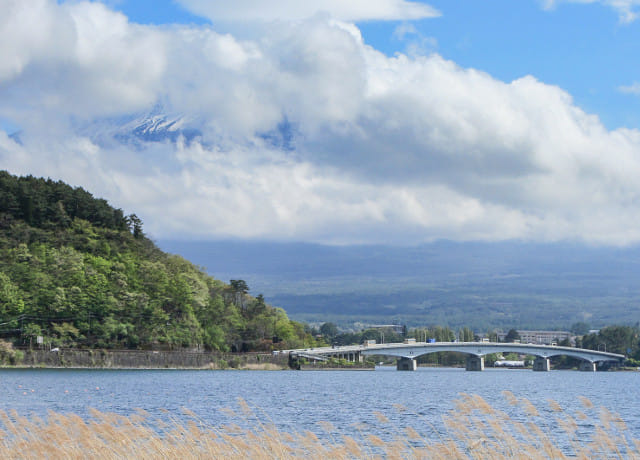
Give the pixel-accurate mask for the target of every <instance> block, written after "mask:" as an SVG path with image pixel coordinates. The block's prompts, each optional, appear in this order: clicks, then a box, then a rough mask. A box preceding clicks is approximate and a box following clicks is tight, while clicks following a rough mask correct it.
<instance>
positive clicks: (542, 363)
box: [533, 356, 551, 372]
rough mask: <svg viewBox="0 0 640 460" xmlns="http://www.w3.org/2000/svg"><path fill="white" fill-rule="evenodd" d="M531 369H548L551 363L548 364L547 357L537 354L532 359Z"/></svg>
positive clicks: (542, 370)
mask: <svg viewBox="0 0 640 460" xmlns="http://www.w3.org/2000/svg"><path fill="white" fill-rule="evenodd" d="M533 370H534V371H539V372H548V371H550V370H551V365H550V364H549V358H541V357H539V356H538V357H537V358H536V359H535V361H533Z"/></svg>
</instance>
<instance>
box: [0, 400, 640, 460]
mask: <svg viewBox="0 0 640 460" xmlns="http://www.w3.org/2000/svg"><path fill="white" fill-rule="evenodd" d="M504 397H505V401H506V402H507V403H509V404H511V405H514V406H518V407H519V408H520V410H521V412H522V413H521V414H519V415H518V417H520V416H523V417H524V420H526V421H525V422H522V421H520V420H514V419H512V417H510V416H509V415H508V414H507V413H505V412H503V411H500V410H496V409H495V408H494V407H492V406H491V405H490V404H488V403H487V402H486V401H485V400H484V399H482V398H481V397H479V396H477V395H467V394H462V395H461V396H460V399H459V400H457V401H455V409H453V410H451V411H450V412H449V413H448V414H447V415H446V416H445V417H444V418H443V422H444V423H443V425H444V426H443V427H442V429H440V430H437V429H436V428H435V426H433V424H432V423H433V420H425V419H424V417H423V418H422V419H421V418H420V417H419V416H417V414H413V413H411V411H409V410H408V409H407V408H405V407H397V408H396V409H397V411H398V413H400V414H402V415H403V416H407V417H411V418H412V419H415V420H418V421H419V424H420V426H416V424H415V423H414V424H413V425H414V426H413V427H405V428H402V429H399V430H398V432H397V433H396V434H395V435H390V436H383V435H382V434H381V433H367V432H364V431H360V432H359V436H356V438H354V437H352V436H347V435H342V434H340V433H339V430H338V429H337V428H336V427H335V426H333V425H332V424H330V423H327V422H320V423H319V426H320V427H321V428H323V430H324V431H325V433H324V434H319V435H318V434H315V433H312V432H309V431H307V432H304V433H284V432H282V431H280V430H278V429H276V427H275V424H273V423H272V422H271V421H269V420H268V417H265V416H264V415H263V414H262V413H260V414H256V411H255V409H254V408H252V407H250V406H249V405H248V404H247V403H246V402H244V401H240V402H239V411H227V413H231V414H233V415H234V416H235V417H236V421H237V422H238V423H239V424H240V425H239V424H229V425H226V426H222V427H219V428H216V427H211V426H208V425H207V424H206V423H205V422H204V421H203V420H201V419H200V418H199V417H198V415H197V414H196V413H194V412H193V411H190V410H187V409H184V410H183V414H182V415H180V416H179V415H177V414H176V415H173V414H167V415H168V420H169V421H168V422H167V421H166V420H165V421H161V420H156V419H153V418H152V417H151V416H150V414H149V413H147V412H146V411H143V410H141V409H138V410H136V411H135V412H134V413H132V414H131V415H129V416H128V417H125V416H122V415H117V414H111V413H103V412H99V411H96V410H90V412H89V414H90V416H89V418H88V419H87V420H84V419H82V418H81V417H79V416H77V415H74V414H70V415H65V414H60V413H54V412H50V413H49V414H48V416H47V417H46V420H45V419H42V418H39V417H36V416H33V417H31V418H26V417H23V416H20V415H19V414H17V413H16V412H15V411H10V412H9V413H7V412H3V411H0V458H6V459H36V458H37V459H41V458H45V459H54V460H55V459H85V458H91V459H123V458H136V459H156V458H180V459H205V458H206V459H225V460H232V459H245V458H251V459H272V458H277V459H300V458H329V459H378V458H380V459H382V458H384V459H443V460H444V459H447V460H448V459H486V458H491V459H512V458H513V459H564V458H568V457H573V458H578V459H592V458H625V459H627V458H630V459H640V450H639V449H640V441H639V440H637V439H635V438H634V437H633V436H632V435H631V434H630V432H629V428H628V427H627V426H626V425H625V424H624V422H623V421H622V420H621V419H620V417H619V416H618V415H617V414H614V413H611V412H609V411H607V410H606V409H604V408H601V409H599V410H596V409H594V408H593V404H591V402H590V401H588V400H585V399H581V401H582V403H583V404H582V406H583V408H584V411H586V412H587V413H589V412H590V413H591V415H588V414H587V413H585V412H584V411H576V412H575V413H574V414H573V415H572V414H569V413H567V412H566V411H565V410H564V409H563V408H562V407H561V406H560V405H559V404H558V403H556V402H555V401H549V406H550V409H551V413H552V414H553V415H552V416H549V415H546V416H545V418H544V419H543V417H541V416H540V415H539V413H538V411H537V410H535V407H534V406H533V404H532V403H531V402H529V401H527V400H526V399H518V398H516V397H515V396H514V395H513V394H511V393H508V392H506V393H505V394H504ZM374 415H375V417H376V418H377V420H378V421H379V422H380V423H383V424H385V425H390V422H389V418H388V417H387V416H386V415H385V414H382V413H380V412H375V413H374ZM549 417H551V418H552V419H551V420H550V419H549ZM587 422H588V423H589V424H594V425H595V428H594V429H593V430H592V431H593V434H592V435H591V436H590V437H588V438H586V439H585V437H584V436H585V435H584V426H587V425H586V424H587ZM581 423H582V425H581ZM241 425H242V426H241ZM247 426H248V427H249V428H247ZM425 428H426V430H425ZM581 431H582V434H579V433H580V432H581ZM425 433H426V434H425ZM383 438H387V439H383Z"/></svg>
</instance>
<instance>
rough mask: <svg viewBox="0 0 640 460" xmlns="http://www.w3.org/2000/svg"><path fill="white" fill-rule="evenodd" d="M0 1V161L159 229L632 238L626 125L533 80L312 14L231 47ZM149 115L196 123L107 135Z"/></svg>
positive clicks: (319, 236) (112, 17)
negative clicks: (393, 42)
mask: <svg viewBox="0 0 640 460" xmlns="http://www.w3.org/2000/svg"><path fill="white" fill-rule="evenodd" d="M8 5H10V7H11V8H9V9H8V11H10V13H11V14H10V16H11V17H10V18H9V20H8V21H7V22H6V24H11V25H10V26H8V25H6V26H5V25H3V26H2V30H0V36H1V38H2V40H3V43H12V44H15V45H11V46H8V47H2V48H0V58H2V59H0V66H2V67H0V117H3V118H6V119H8V120H11V121H13V122H15V123H16V124H18V125H19V126H21V127H22V132H21V133H20V135H19V138H16V137H15V136H14V137H9V136H7V135H6V134H5V133H3V132H1V131H0V164H2V166H3V168H7V169H8V170H9V171H11V172H13V173H16V174H34V175H43V176H50V177H53V178H56V179H62V180H65V181H68V182H69V183H71V184H73V185H80V186H83V187H86V188H87V189H89V190H91V191H92V192H93V193H94V194H96V195H98V196H102V197H105V198H107V199H108V200H109V201H111V202H112V203H113V204H115V205H116V206H119V207H122V208H123V209H125V211H127V212H136V213H137V214H138V215H140V216H141V217H142V218H143V219H144V221H145V223H146V230H147V232H148V233H149V234H151V235H152V236H154V237H156V238H164V237H189V236H191V237H195V236H197V237H200V238H220V237H244V238H269V239H278V240H287V239H294V240H306V241H314V242H325V243H365V242H366V243H403V244H406V243H407V242H409V241H413V242H420V241H425V240H430V239H435V238H451V239H458V240H470V239H483V240H500V239H508V238H524V239H531V240H559V239H577V240H586V241H591V242H598V243H607V244H627V243H636V242H638V241H640V229H639V228H637V225H636V223H637V221H638V219H640V206H638V204H639V202H640V185H638V181H637V177H638V176H639V175H640V131H638V130H629V129H618V130H613V131H610V130H607V129H606V128H605V127H604V126H603V125H602V123H601V122H600V121H599V120H598V118H597V117H595V116H593V115H590V114H588V113H585V112H584V111H583V110H581V109H580V108H579V107H577V106H576V105H575V103H574V102H573V100H572V98H571V96H570V95H569V94H568V93H567V92H565V91H563V90H562V89H560V88H558V87H555V86H550V85H547V84H544V83H543V82H541V81H539V80H537V79H535V78H533V77H531V76H527V77H523V78H520V79H517V80H515V81H512V82H503V81H500V80H497V79H495V78H493V77H492V76H491V75H488V74H486V73H483V72H480V71H478V70H474V69H467V68H463V67H460V66H458V65H456V64H455V63H453V62H451V61H448V60H446V59H444V58H443V57H441V56H439V55H437V54H429V55H410V56H408V55H397V56H394V57H388V56H385V55H384V54H382V53H379V52H377V51H376V50H375V49H373V48H371V47H369V46H368V45H366V44H365V43H364V42H363V40H362V38H361V37H360V35H359V32H358V30H357V28H356V27H355V26H354V25H353V24H350V23H346V22H344V21H339V20H337V19H335V18H332V17H330V16H323V15H319V16H318V15H316V16H313V17H310V18H308V19H304V20H301V21H294V22H286V23H279V24H277V25H271V26H267V27H265V28H264V29H263V30H262V32H261V35H260V36H259V37H257V38H255V39H252V40H240V39H238V38H237V37H236V36H233V35H230V34H221V33H218V32H216V31H215V30H214V29H212V28H210V27H195V26H175V27H151V26H145V27H142V26H139V25H136V24H131V23H129V22H128V21H127V19H126V18H125V17H124V16H122V15H120V14H117V13H114V12H113V11H111V10H109V9H108V8H106V7H105V6H104V5H100V4H97V3H85V2H77V3H72V4H62V5H58V4H57V3H56V2H54V1H53V0H51V1H46V0H34V2H32V3H31V5H30V6H31V8H30V9H29V10H28V11H27V10H26V9H24V8H23V7H22V6H21V5H22V2H20V1H14V2H10V3H9V4H8ZM3 24H4V23H3ZM34 24H38V30H39V35H38V37H34V38H28V37H27V35H28V34H26V33H25V30H27V29H29V28H32V27H34ZM62 31H65V32H64V33H62ZM154 107H156V109H154ZM158 107H159V108H160V109H158ZM153 110H162V111H165V112H166V113H171V114H173V115H172V116H175V117H177V119H179V120H180V122H179V123H176V124H175V126H180V127H181V128H180V129H182V128H185V129H186V128H189V129H191V130H192V131H193V132H195V133H196V134H192V135H187V134H184V135H182V134H180V133H182V132H183V131H177V133H178V135H177V136H174V137H170V138H163V139H152V140H144V139H142V140H139V141H138V142H136V143H130V142H125V141H123V140H122V139H123V137H122V134H123V133H122V132H121V131H118V129H121V128H122V126H125V127H126V126H135V123H136V120H137V117H140V116H143V115H144V114H145V113H149V112H151V111H153ZM122 120H126V123H124V122H123V121H122ZM107 121H108V123H107ZM127 123H128V124H127ZM132 123H133V125H131V124H132ZM169 125H171V126H174V125H173V124H172V123H169ZM105 126H108V128H107V127H105ZM184 132H185V133H186V132H187V131H184ZM129 134H131V133H129ZM125 137H126V136H125ZM106 138H109V139H111V142H105V139H106Z"/></svg>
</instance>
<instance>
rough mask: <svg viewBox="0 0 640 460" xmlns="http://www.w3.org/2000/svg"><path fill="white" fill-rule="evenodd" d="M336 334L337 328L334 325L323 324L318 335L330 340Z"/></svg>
mask: <svg viewBox="0 0 640 460" xmlns="http://www.w3.org/2000/svg"><path fill="white" fill-rule="evenodd" d="M338 332H339V331H338V326H336V325H335V324H334V323H324V324H323V325H322V326H320V334H322V335H323V336H325V337H327V338H328V339H330V340H331V339H333V338H334V337H335V336H336V335H338Z"/></svg>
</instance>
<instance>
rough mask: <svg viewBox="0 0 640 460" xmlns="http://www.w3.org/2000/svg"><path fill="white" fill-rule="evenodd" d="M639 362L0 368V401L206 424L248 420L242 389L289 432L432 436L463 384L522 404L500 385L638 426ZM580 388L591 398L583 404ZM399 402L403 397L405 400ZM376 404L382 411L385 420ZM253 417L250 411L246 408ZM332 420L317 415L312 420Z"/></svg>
mask: <svg viewBox="0 0 640 460" xmlns="http://www.w3.org/2000/svg"><path fill="white" fill-rule="evenodd" d="M639 387H640V372H594V373H589V372H577V371H551V372H533V371H531V370H516V369H487V370H485V371H484V372H466V371H464V370H462V369H450V368H419V369H418V371H416V372H398V371H396V370H395V368H391V367H379V368H377V369H376V370H375V371H373V372H371V371H270V372H269V371H189V370H76V369H73V370H71V369H3V370H0V392H1V393H0V394H1V395H2V397H1V398H0V409H3V410H5V411H9V410H11V409H15V410H17V412H18V413H19V414H20V415H24V416H29V415H31V414H37V415H40V416H46V414H47V411H49V410H52V411H56V412H62V413H75V414H78V415H80V416H81V417H83V418H89V417H90V415H89V408H95V409H98V410H100V411H102V412H114V413H117V414H122V415H131V414H132V413H134V412H135V409H136V408H140V409H144V410H146V411H147V412H149V413H150V414H151V415H152V416H153V417H157V418H160V419H166V418H168V417H172V418H178V419H181V418H182V417H185V418H186V417H187V416H186V415H184V414H183V412H182V410H183V408H186V409H189V410H191V411H193V412H195V413H196V414H197V416H198V417H199V418H200V419H201V420H202V421H203V422H204V423H206V424H208V425H213V426H220V425H225V424H229V423H238V424H239V425H241V426H242V425H243V424H245V423H249V424H250V423H251V422H250V421H246V420H244V418H243V417H238V416H237V415H234V414H231V413H230V412H229V411H228V410H226V409H232V410H236V411H237V409H238V407H239V405H238V401H239V399H242V400H244V401H246V403H247V404H248V405H249V406H250V407H251V408H253V409H254V413H255V414H256V415H257V417H258V419H260V420H269V421H272V422H273V423H274V424H275V425H276V427H277V428H278V429H280V430H281V431H285V432H301V431H304V430H309V431H312V432H314V433H317V434H318V436H332V435H336V434H348V435H351V436H354V437H358V436H359V435H360V433H362V432H366V433H374V434H376V435H378V436H380V437H382V438H383V439H385V438H392V437H393V436H394V435H396V434H398V433H401V432H402V430H404V429H405V428H406V427H411V428H413V429H415V430H416V431H418V432H419V433H420V434H422V435H424V436H426V437H430V436H438V435H439V434H441V433H442V432H443V431H444V428H443V424H442V416H443V415H445V414H447V413H448V412H449V411H452V410H456V408H455V404H454V401H455V400H456V399H458V398H459V397H460V395H461V394H462V393H467V394H474V395H479V396H481V397H482V398H484V399H485V400H486V401H487V402H488V403H489V404H490V405H491V406H493V407H494V408H496V409H499V410H502V411H504V412H506V413H507V414H508V415H509V416H511V417H512V418H514V419H516V420H519V419H523V414H522V410H521V409H520V408H519V407H515V406H512V405H510V404H509V403H508V401H507V400H505V397H504V395H503V393H502V392H503V391H504V390H507V391H510V392H512V393H513V394H514V395H515V396H516V397H518V398H527V399H528V400H529V401H531V403H532V404H533V405H534V406H535V407H536V408H537V409H538V411H539V416H538V417H537V418H536V420H535V421H536V423H537V424H538V425H539V426H541V427H547V428H549V429H550V430H554V423H555V422H554V420H555V414H556V412H554V411H553V409H552V408H551V407H550V405H549V399H553V400H554V401H556V402H557V403H558V404H559V405H560V406H562V408H563V409H564V410H565V411H566V412H567V413H570V414H573V413H574V412H575V411H576V410H580V411H583V412H584V413H585V414H586V415H587V417H586V418H585V419H583V420H581V421H580V422H579V430H578V436H584V437H588V436H590V435H591V434H593V430H594V427H595V426H597V425H598V424H599V421H598V420H599V416H600V407H605V408H607V409H608V410H610V411H612V412H617V413H619V414H620V416H621V418H622V419H623V420H624V421H625V422H626V423H627V426H628V429H629V432H630V433H631V434H632V435H633V436H634V437H638V436H640V402H639V399H638V390H637V389H638V388H639ZM579 396H584V397H586V398H588V399H589V400H591V402H592V403H593V405H594V406H595V407H594V408H592V409H587V408H585V407H583V404H582V403H581V401H580V399H579V398H578V397H579ZM401 406H402V407H401ZM380 414H384V416H385V417H384V418H387V419H388V420H381V417H380ZM248 418H251V417H248ZM321 421H322V422H328V423H329V424H330V425H331V428H329V429H327V424H322V425H320V424H319V423H318V422H321Z"/></svg>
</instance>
